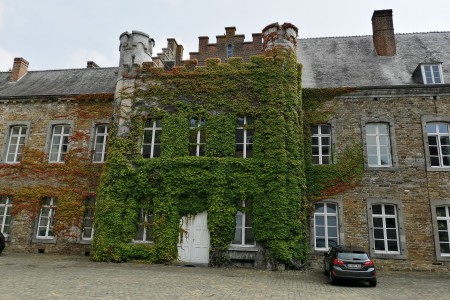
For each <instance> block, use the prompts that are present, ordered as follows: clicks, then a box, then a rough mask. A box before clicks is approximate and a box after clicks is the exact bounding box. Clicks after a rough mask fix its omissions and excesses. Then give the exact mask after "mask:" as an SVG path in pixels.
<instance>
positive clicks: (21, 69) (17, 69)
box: [11, 57, 28, 81]
mask: <svg viewBox="0 0 450 300" xmlns="http://www.w3.org/2000/svg"><path fill="white" fill-rule="evenodd" d="M27 71H28V61H26V60H25V59H24V58H22V57H16V58H14V65H13V69H12V71H11V81H17V80H19V79H20V78H21V77H22V76H23V75H25V74H26V73H27Z"/></svg>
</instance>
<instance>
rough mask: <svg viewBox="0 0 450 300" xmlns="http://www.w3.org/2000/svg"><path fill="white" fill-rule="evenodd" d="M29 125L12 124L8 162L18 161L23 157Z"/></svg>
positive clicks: (8, 146)
mask: <svg viewBox="0 0 450 300" xmlns="http://www.w3.org/2000/svg"><path fill="white" fill-rule="evenodd" d="M27 129H28V127H27V126H25V125H18V126H11V127H10V131H9V139H8V145H7V148H6V149H7V153H6V162H7V163H18V162H20V161H21V159H22V152H23V146H24V145H25V138H26V136H27Z"/></svg>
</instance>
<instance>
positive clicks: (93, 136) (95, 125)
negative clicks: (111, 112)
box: [89, 119, 111, 163]
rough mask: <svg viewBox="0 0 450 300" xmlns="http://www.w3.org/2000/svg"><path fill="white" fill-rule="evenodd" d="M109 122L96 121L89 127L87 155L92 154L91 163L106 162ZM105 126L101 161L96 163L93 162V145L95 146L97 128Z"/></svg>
mask: <svg viewBox="0 0 450 300" xmlns="http://www.w3.org/2000/svg"><path fill="white" fill-rule="evenodd" d="M110 123H111V122H110V121H109V120H106V119H105V120H98V121H93V122H92V125H91V133H92V134H91V138H90V141H89V153H92V162H93V163H104V162H105V160H106V153H107V149H106V144H107V141H108V137H109V133H110V132H109V129H110ZM102 125H105V126H106V139H105V145H104V146H103V159H102V160H101V161H96V160H94V156H95V145H96V139H97V128H98V126H102Z"/></svg>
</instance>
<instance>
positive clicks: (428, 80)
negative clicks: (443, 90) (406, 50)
mask: <svg viewBox="0 0 450 300" xmlns="http://www.w3.org/2000/svg"><path fill="white" fill-rule="evenodd" d="M421 69H422V80H423V83H425V84H442V83H444V80H443V77H442V67H441V65H440V64H423V65H421Z"/></svg>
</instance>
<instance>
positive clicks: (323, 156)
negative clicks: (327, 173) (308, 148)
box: [311, 124, 331, 165]
mask: <svg viewBox="0 0 450 300" xmlns="http://www.w3.org/2000/svg"><path fill="white" fill-rule="evenodd" d="M311 145H312V155H313V164H314V165H328V164H331V126H330V125H328V124H323V125H317V126H313V127H312V128H311Z"/></svg>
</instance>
